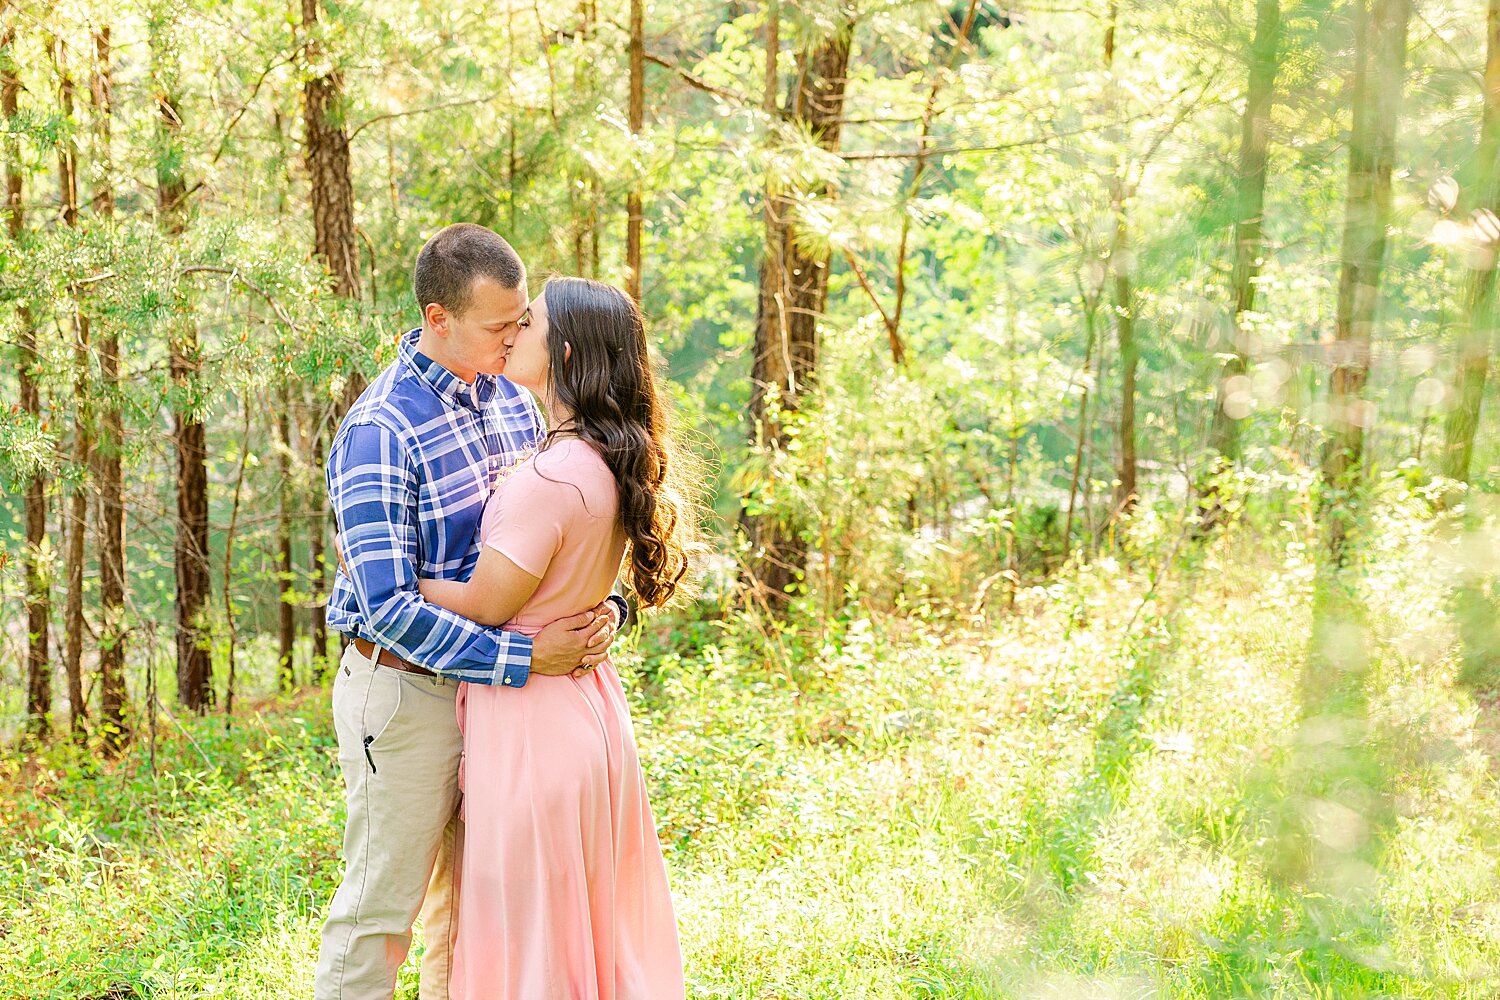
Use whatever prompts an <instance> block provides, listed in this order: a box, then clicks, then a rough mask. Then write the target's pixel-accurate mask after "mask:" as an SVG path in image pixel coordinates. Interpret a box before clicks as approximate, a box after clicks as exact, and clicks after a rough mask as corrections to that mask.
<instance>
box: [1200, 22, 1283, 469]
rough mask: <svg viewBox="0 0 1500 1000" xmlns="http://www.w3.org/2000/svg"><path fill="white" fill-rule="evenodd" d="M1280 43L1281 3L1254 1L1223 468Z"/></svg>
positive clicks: (1244, 362)
mask: <svg viewBox="0 0 1500 1000" xmlns="http://www.w3.org/2000/svg"><path fill="white" fill-rule="evenodd" d="M1280 40H1281V6H1280V0H1257V2H1256V5H1255V40H1254V41H1253V42H1252V43H1251V46H1250V81H1249V85H1248V87H1247V89H1246V98H1245V114H1244V116H1243V117H1242V118H1241V119H1240V167H1239V172H1238V173H1239V182H1238V185H1237V188H1236V191H1235V213H1234V264H1233V267H1232V270H1231V272H1230V275H1231V277H1230V284H1231V293H1232V294H1233V296H1234V315H1233V336H1234V343H1233V344H1232V345H1231V352H1232V356H1231V357H1230V358H1229V359H1227V360H1226V361H1225V362H1224V367H1223V369H1222V370H1221V371H1220V372H1219V385H1218V393H1217V396H1216V399H1215V403H1214V422H1213V427H1212V429H1211V431H1210V434H1209V447H1210V448H1212V449H1213V451H1214V453H1215V454H1216V455H1217V456H1218V458H1219V459H1220V460H1222V461H1224V462H1228V463H1233V462H1238V461H1239V458H1240V429H1239V417H1237V416H1235V415H1234V414H1233V413H1232V412H1231V410H1226V409H1225V403H1226V402H1228V400H1229V396H1230V394H1231V393H1232V392H1236V391H1244V390H1243V383H1242V382H1238V381H1236V380H1237V379H1242V378H1243V377H1244V375H1245V373H1246V372H1247V371H1248V370H1249V357H1248V355H1249V345H1248V343H1247V340H1246V334H1245V328H1244V315H1245V313H1247V312H1250V311H1251V310H1252V309H1254V308H1255V278H1256V276H1257V275H1259V274H1260V256H1261V247H1262V245H1263V244H1262V238H1261V229H1262V223H1263V214H1264V211H1265V203H1266V157H1267V153H1268V150H1269V145H1270V143H1269V133H1270V126H1271V108H1272V104H1273V102H1274V101H1275V99H1276V69H1277V61H1276V52H1277V48H1278V46H1279V44H1280Z"/></svg>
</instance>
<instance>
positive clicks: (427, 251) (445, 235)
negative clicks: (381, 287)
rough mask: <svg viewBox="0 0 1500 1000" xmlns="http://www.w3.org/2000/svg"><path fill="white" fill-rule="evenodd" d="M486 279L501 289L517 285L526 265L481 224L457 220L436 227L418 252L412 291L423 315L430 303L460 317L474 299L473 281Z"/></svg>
mask: <svg viewBox="0 0 1500 1000" xmlns="http://www.w3.org/2000/svg"><path fill="white" fill-rule="evenodd" d="M477 278H489V279H491V280H493V281H494V282H495V283H496V284H498V285H499V286H500V287H501V288H520V287H521V282H523V281H525V280H526V266H525V265H524V264H522V263H521V257H520V255H519V254H517V253H516V251H515V249H514V248H513V247H512V246H511V245H510V244H509V243H507V242H505V239H504V237H502V236H501V235H500V234H499V233H497V232H495V231H494V230H491V229H486V228H485V227H484V226H476V225H474V224H473V223H470V222H458V223H455V224H453V225H451V226H445V227H443V228H442V229H440V230H438V232H437V235H435V236H434V237H433V238H432V239H430V240H428V241H427V245H426V246H424V247H423V248H422V252H421V253H419V254H417V266H416V268H415V270H414V271H413V273H412V291H414V292H416V295H417V308H419V309H421V310H422V315H423V317H424V318H425V317H426V315H427V307H428V305H430V304H431V303H433V302H436V303H437V304H438V305H440V306H442V307H443V308H444V309H446V310H448V312H450V313H452V314H453V315H455V316H462V315H463V314H464V313H465V312H466V311H467V310H468V308H469V305H470V303H471V301H472V300H473V297H474V296H473V291H474V281H475V279H477Z"/></svg>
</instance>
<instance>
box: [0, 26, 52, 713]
mask: <svg viewBox="0 0 1500 1000" xmlns="http://www.w3.org/2000/svg"><path fill="white" fill-rule="evenodd" d="M7 16H8V15H7ZM15 41H16V28H15V24H14V23H9V22H8V23H7V24H6V25H5V29H4V32H3V34H0V113H3V114H4V115H5V117H6V118H7V119H11V120H14V119H15V117H16V114H17V112H18V111H19V110H20V96H21V80H20V76H19V74H18V73H17V68H16V64H15V62H14V61H13V49H14V46H15ZM5 160H6V171H5V205H6V209H7V211H8V213H9V214H8V218H7V223H6V224H7V226H8V229H9V233H10V241H11V246H12V248H19V247H20V246H21V244H22V243H23V242H24V241H25V239H26V203H25V201H24V200H23V199H22V188H23V181H24V170H23V167H22V164H21V144H20V141H19V140H18V139H16V138H15V137H13V136H12V137H10V138H8V139H7V140H6V143H5ZM16 314H17V315H16V319H17V323H18V325H19V327H20V329H19V330H18V331H17V336H18V337H19V345H18V347H17V350H16V371H17V376H18V378H19V381H20V388H21V410H22V411H23V412H24V413H25V414H26V415H27V416H28V417H30V418H31V419H33V420H40V419H41V415H42V398H41V392H40V390H39V388H38V386H37V381H36V366H37V361H38V358H37V339H36V320H35V317H34V316H33V315H32V312H31V307H30V306H27V305H24V304H23V305H21V306H19V307H18V308H17V310H16ZM25 510H26V514H25V518H26V552H25V556H24V561H23V565H22V574H23V576H24V577H25V586H26V731H27V733H28V734H29V735H30V736H32V737H35V738H38V739H40V738H42V737H44V736H46V735H47V732H48V730H49V728H50V725H51V723H50V720H49V715H50V714H51V712H52V663H51V660H50V658H49V655H48V642H47V627H48V623H49V622H50V621H51V618H52V596H51V594H50V593H49V592H48V589H47V585H46V581H45V580H43V579H42V572H41V554H42V545H43V543H44V542H45V541H46V538H47V477H46V475H45V474H44V473H42V472H40V471H38V472H37V473H36V474H35V475H33V476H32V477H31V478H30V479H29V480H27V482H26V499H25Z"/></svg>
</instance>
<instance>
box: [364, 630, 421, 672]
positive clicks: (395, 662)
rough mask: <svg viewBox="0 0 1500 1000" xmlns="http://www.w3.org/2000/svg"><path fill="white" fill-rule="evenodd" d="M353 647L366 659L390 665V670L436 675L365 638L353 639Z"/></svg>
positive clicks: (386, 665) (382, 664) (383, 665)
mask: <svg viewBox="0 0 1500 1000" xmlns="http://www.w3.org/2000/svg"><path fill="white" fill-rule="evenodd" d="M354 648H355V649H357V650H359V655H360V656H363V657H364V658H365V659H367V660H374V661H375V662H376V663H378V664H380V665H381V666H382V667H390V668H391V669H392V670H400V671H403V672H405V673H408V674H421V675H422V676H423V677H436V676H437V674H435V673H433V672H432V671H431V670H428V669H427V668H426V667H419V666H417V665H416V664H415V663H407V662H406V661H405V660H403V659H401V657H399V656H397V655H396V654H395V653H393V652H391V651H390V650H389V649H381V648H380V647H378V646H376V645H375V644H374V643H373V642H370V641H368V640H366V639H355V640H354ZM377 652H378V653H379V654H380V655H379V656H376V655H375V654H376V653H377Z"/></svg>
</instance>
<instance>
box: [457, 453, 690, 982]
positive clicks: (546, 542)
mask: <svg viewBox="0 0 1500 1000" xmlns="http://www.w3.org/2000/svg"><path fill="white" fill-rule="evenodd" d="M540 459H545V460H546V462H547V463H548V464H547V465H546V466H545V472H546V475H545V476H544V477H541V476H537V475H536V474H535V470H534V468H533V465H534V464H535V462H536V461H538V459H533V460H532V462H530V463H527V464H526V465H523V466H521V467H519V468H518V469H517V470H516V471H515V473H514V475H512V476H511V477H510V478H509V479H508V480H507V482H506V484H505V485H504V486H503V487H502V490H501V492H500V493H497V494H496V496H495V497H493V498H491V501H490V505H489V507H488V508H487V509H486V514H485V521H484V524H483V525H482V526H481V529H480V530H481V533H482V536H483V537H484V538H485V540H486V544H489V545H493V546H494V547H495V548H497V549H500V550H501V551H502V552H504V553H505V554H506V555H507V556H509V557H510V558H511V559H512V560H513V561H515V562H516V563H517V565H519V566H521V567H522V568H523V569H525V570H527V572H530V573H531V574H532V575H534V576H537V577H540V578H541V579H542V583H541V585H540V586H539V587H538V589H537V592H536V594H535V595H533V597H532V598H531V600H530V601H528V602H527V604H526V607H525V608H523V609H522V612H521V614H519V615H518V616H517V618H516V620H515V621H514V622H513V623H512V624H511V625H510V626H507V627H509V628H514V629H516V630H517V631H521V632H526V633H528V634H535V632H537V631H539V630H540V628H541V626H542V625H543V624H545V623H547V622H550V621H553V620H555V619H557V618H560V617H564V616H567V615H572V614H576V613H577V612H579V611H581V610H586V609H588V608H590V607H593V606H594V605H595V604H596V603H598V602H599V601H600V600H602V599H603V597H604V595H605V594H607V593H608V590H609V586H610V584H611V582H612V581H613V580H614V577H615V574H616V573H617V572H618V569H619V565H620V557H621V553H622V551H623V548H624V539H623V533H622V532H620V530H619V528H618V526H617V524H616V522H615V518H614V507H613V505H614V503H615V497H614V481H613V478H612V477H611V476H610V474H609V470H608V468H607V467H605V466H604V463H603V461H602V460H600V459H599V458H598V455H597V453H595V452H594V451H593V449H592V448H589V447H588V446H587V445H585V444H583V443H582V442H576V441H574V442H562V443H560V444H559V445H557V446H554V447H553V448H550V449H548V450H547V451H545V452H543V453H542V455H541V456H540ZM457 705H458V719H459V725H460V727H461V728H462V730H463V734H464V757H463V764H462V767H461V769H460V772H459V785H460V788H461V789H462V791H463V805H462V814H463V818H464V834H463V844H462V854H461V858H462V860H461V862H460V864H459V866H458V873H457V886H456V893H455V894H456V896H457V900H458V919H457V921H456V923H457V940H456V942H455V946H454V956H453V963H454V964H453V976H452V982H451V986H450V996H452V997H454V998H458V1000H681V998H683V997H684V996H685V992H686V990H685V986H684V982H683V969H682V955H681V951H680V948H679V946H678V939H677V922H676V918H675V916H674V914H673V912H672V897H671V894H670V892H669V890H668V886H667V869H666V864H665V862H664V861H663V858H662V851H661V845H660V843H659V842H658V841H657V838H656V826H655V823H654V821H653V819H652V816H651V806H650V804H649V803H648V802H647V800H646V783H645V779H644V776H643V775H642V773H641V765H640V759H639V757H638V756H637V753H636V745H635V730H634V727H633V726H632V725H631V721H630V707H629V704H628V703H627V701H626V698H625V691H624V689H623V688H622V687H621V686H620V678H619V675H618V674H616V673H615V668H614V665H613V664H611V663H610V662H609V661H607V660H606V661H605V662H604V663H602V664H600V665H599V666H598V667H597V668H596V669H594V670H593V671H591V672H589V673H588V674H586V675H584V676H582V677H577V678H575V677H571V676H565V677H546V676H541V675H538V674H533V675H532V676H531V678H530V679H529V680H528V681H527V683H526V685H525V686H524V687H521V688H519V689H517V688H509V687H486V686H483V685H473V684H463V685H461V686H460V688H459V693H458V702H457Z"/></svg>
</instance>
